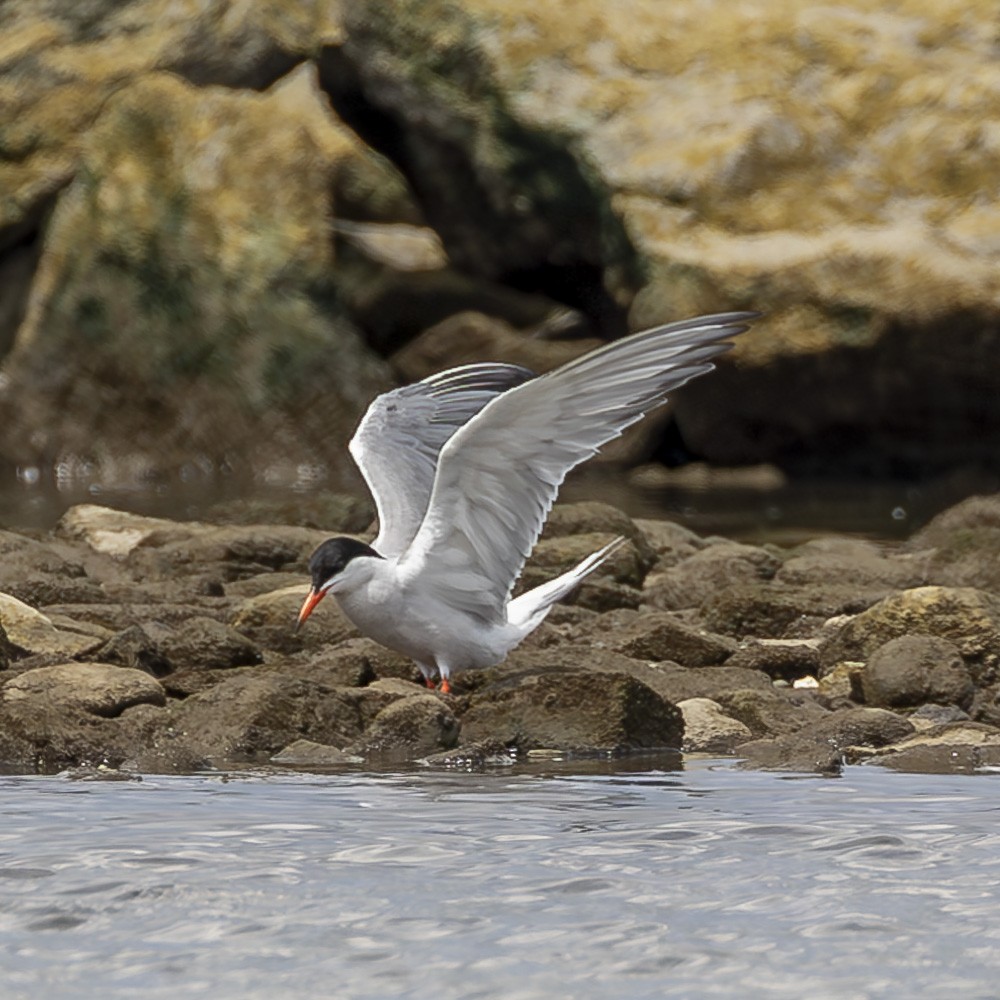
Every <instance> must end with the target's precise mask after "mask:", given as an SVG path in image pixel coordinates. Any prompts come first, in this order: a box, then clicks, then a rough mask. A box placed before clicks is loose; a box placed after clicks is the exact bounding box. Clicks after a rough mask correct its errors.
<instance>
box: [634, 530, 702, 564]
mask: <svg viewBox="0 0 1000 1000" xmlns="http://www.w3.org/2000/svg"><path fill="white" fill-rule="evenodd" d="M633 523H634V524H635V526H636V527H637V528H638V529H639V530H640V531H641V532H642V534H643V536H644V537H645V538H646V540H647V542H648V544H649V545H650V546H651V547H652V549H653V552H654V553H655V555H656V564H655V566H656V571H657V572H663V571H664V570H667V569H669V568H670V567H671V566H676V565H677V564H678V563H680V562H683V561H684V560H685V559H687V558H689V557H690V556H693V555H694V554H695V553H696V552H698V551H700V550H701V549H703V548H705V547H706V546H707V544H708V543H707V542H705V540H704V539H702V538H701V536H700V535H696V534H695V533H694V532H693V531H691V529H690V528H685V527H684V526H683V525H681V524H675V523H674V522H673V521H653V520H650V519H646V518H636V519H635V521H634V522H633Z"/></svg>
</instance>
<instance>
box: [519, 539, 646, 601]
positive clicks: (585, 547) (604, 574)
mask: <svg viewBox="0 0 1000 1000" xmlns="http://www.w3.org/2000/svg"><path fill="white" fill-rule="evenodd" d="M614 537H615V536H614V535H609V534H606V533H601V532H588V533H586V534H581V535H568V536H565V537H556V538H548V539H542V540H541V541H540V542H539V543H538V544H537V545H536V546H535V548H534V551H533V552H532V553H531V557H530V558H529V560H528V562H527V564H526V565H525V567H524V572H523V573H522V575H521V586H522V587H523V589H524V590H530V589H531V588H532V587H537V586H538V585H539V584H541V583H544V582H546V581H547V580H551V579H554V578H555V577H557V576H559V574H560V573H565V572H566V571H567V570H570V569H572V568H573V567H574V566H576V565H577V564H578V563H581V562H582V561H583V560H584V559H586V558H587V556H589V555H592V554H593V553H594V552H597V551H598V550H599V549H601V548H603V547H604V546H605V545H607V544H608V543H609V542H611V541H613V540H614ZM645 575H646V570H645V566H644V564H643V559H642V556H641V554H640V552H639V550H638V549H637V548H636V546H635V545H633V544H632V543H631V542H630V541H629V542H626V543H625V544H624V545H622V546H621V548H619V549H618V550H617V551H616V552H615V553H614V554H613V555H612V556H611V557H610V558H609V559H608V560H607V562H605V563H604V564H603V565H602V566H601V567H600V568H599V569H597V570H595V571H594V573H593V574H591V576H590V577H589V582H590V583H593V582H594V581H595V580H601V579H610V580H613V581H614V582H616V583H623V584H627V585H628V586H630V587H641V586H642V581H643V579H644V578H645Z"/></svg>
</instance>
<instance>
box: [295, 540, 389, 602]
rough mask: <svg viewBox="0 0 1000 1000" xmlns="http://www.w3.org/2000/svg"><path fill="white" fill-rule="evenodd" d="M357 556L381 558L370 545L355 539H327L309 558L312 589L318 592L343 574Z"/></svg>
mask: <svg viewBox="0 0 1000 1000" xmlns="http://www.w3.org/2000/svg"><path fill="white" fill-rule="evenodd" d="M358 556H370V557H371V558H372V559H381V558H382V557H381V556H380V555H379V554H378V553H377V552H376V551H375V550H374V549H373V548H372V547H371V546H370V545H365V543H364V542H359V541H358V540H357V539H356V538H347V537H346V536H345V537H341V538H328V539H327V540H326V541H325V542H323V543H322V544H321V545H320V546H319V547H318V548H317V549H316V551H315V552H314V553H313V554H312V555H311V556H310V557H309V573H310V575H311V576H312V585H313V587H315V589H316V590H319V588H320V587H322V586H323V584H324V583H326V581H327V580H331V579H332V578H333V577H335V576H336V575H337V574H338V573H341V572H343V569H344V567H345V566H346V565H347V564H348V563H349V562H350V561H351V560H352V559H356V558H357V557H358Z"/></svg>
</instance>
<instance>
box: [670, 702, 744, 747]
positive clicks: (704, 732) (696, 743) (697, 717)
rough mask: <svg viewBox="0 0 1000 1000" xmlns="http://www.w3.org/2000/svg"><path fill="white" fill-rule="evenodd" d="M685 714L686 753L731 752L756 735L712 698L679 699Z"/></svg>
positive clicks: (679, 705)
mask: <svg viewBox="0 0 1000 1000" xmlns="http://www.w3.org/2000/svg"><path fill="white" fill-rule="evenodd" d="M677 707H678V708H679V709H680V710H681V714H682V715H683V716H684V746H683V749H684V751H685V752H687V753H732V752H733V750H734V749H735V748H736V747H737V746H739V744H741V743H746V742H747V741H748V740H750V739H752V738H753V734H752V733H751V732H750V730H749V729H748V728H747V727H746V726H744V725H743V723H742V722H738V721H737V720H736V719H731V718H730V717H729V716H728V715H725V714H724V713H723V711H722V706H721V705H719V703H718V702H715V701H712V700H711V699H710V698H688V699H686V700H685V701H681V702H678V703H677Z"/></svg>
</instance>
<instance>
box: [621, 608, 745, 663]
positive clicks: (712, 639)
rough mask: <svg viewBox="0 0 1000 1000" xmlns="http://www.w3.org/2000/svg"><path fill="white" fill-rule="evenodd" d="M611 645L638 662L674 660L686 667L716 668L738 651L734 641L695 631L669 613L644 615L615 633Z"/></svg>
mask: <svg viewBox="0 0 1000 1000" xmlns="http://www.w3.org/2000/svg"><path fill="white" fill-rule="evenodd" d="M610 645H611V648H612V649H615V650H616V651H617V652H619V653H623V654H624V655H625V656H631V657H633V658H634V659H637V660H673V661H674V662H675V663H679V664H681V665H682V666H685V667H708V666H714V665H716V664H719V663H723V662H725V661H728V659H729V657H730V656H731V655H732V654H733V653H734V651H735V650H736V643H734V642H733V641H732V640H731V639H728V638H722V637H720V636H716V635H712V634H711V633H708V632H705V631H703V630H700V629H697V628H692V627H691V626H690V625H685V624H684V623H683V622H681V621H679V620H678V619H677V618H675V617H674V616H673V615H670V614H668V613H666V612H650V613H647V614H644V615H641V616H640V617H638V618H637V619H636V620H635V621H634V622H633V623H631V624H630V625H627V626H625V628H623V629H621V630H620V631H617V632H615V633H614V634H613V639H612V641H611V643H610Z"/></svg>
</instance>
